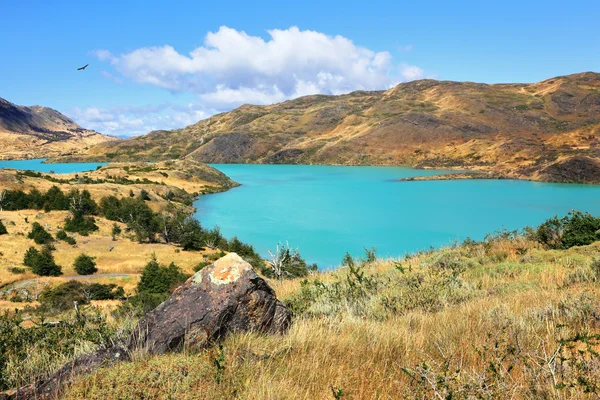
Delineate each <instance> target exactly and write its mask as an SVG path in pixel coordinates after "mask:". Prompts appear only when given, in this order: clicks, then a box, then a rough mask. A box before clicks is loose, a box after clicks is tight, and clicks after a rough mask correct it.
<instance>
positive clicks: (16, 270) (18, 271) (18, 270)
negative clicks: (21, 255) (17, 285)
mask: <svg viewBox="0 0 600 400" xmlns="http://www.w3.org/2000/svg"><path fill="white" fill-rule="evenodd" d="M8 270H9V271H10V272H11V273H13V274H15V275H19V274H24V273H25V268H19V267H8Z"/></svg>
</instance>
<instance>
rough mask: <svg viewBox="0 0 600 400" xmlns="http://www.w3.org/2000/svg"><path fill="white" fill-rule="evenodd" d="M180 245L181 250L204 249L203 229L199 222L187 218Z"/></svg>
mask: <svg viewBox="0 0 600 400" xmlns="http://www.w3.org/2000/svg"><path fill="white" fill-rule="evenodd" d="M180 243H181V246H182V247H183V250H188V251H189V250H202V249H204V229H202V225H200V222H198V221H197V220H196V219H194V218H187V219H186V220H185V221H184V223H183V228H182V234H181V242H180Z"/></svg>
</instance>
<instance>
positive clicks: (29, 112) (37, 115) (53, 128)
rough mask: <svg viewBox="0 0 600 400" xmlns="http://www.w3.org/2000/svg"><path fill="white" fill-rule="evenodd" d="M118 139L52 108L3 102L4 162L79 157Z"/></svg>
mask: <svg viewBox="0 0 600 400" xmlns="http://www.w3.org/2000/svg"><path fill="white" fill-rule="evenodd" d="M114 140H116V138H112V137H110V136H105V135H102V134H100V133H98V132H96V131H92V130H87V129H84V128H82V127H80V126H79V125H77V124H76V123H75V122H74V121H72V120H71V119H69V118H67V117H66V116H64V115H63V114H61V113H59V112H58V111H56V110H53V109H51V108H48V107H41V106H32V107H24V106H18V105H15V104H13V103H11V102H9V101H6V100H4V99H2V98H0V141H1V143H2V146H0V159H12V158H37V157H49V156H56V155H64V154H77V153H78V152H80V151H84V150H85V149H86V148H87V147H90V146H93V145H96V144H99V143H104V142H107V141H114Z"/></svg>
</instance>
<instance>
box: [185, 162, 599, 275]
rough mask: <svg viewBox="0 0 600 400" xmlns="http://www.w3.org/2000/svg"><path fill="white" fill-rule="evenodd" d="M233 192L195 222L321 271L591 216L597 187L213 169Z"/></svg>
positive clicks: (402, 172) (350, 171) (399, 171)
mask: <svg viewBox="0 0 600 400" xmlns="http://www.w3.org/2000/svg"><path fill="white" fill-rule="evenodd" d="M213 166H214V167H216V168H218V169H219V170H221V171H222V172H224V173H225V174H227V175H228V176H230V177H231V178H232V179H234V180H235V181H237V182H239V183H241V184H242V186H241V187H238V188H235V189H232V190H230V191H228V192H225V193H219V194H214V195H209V196H203V197H201V198H200V199H199V200H197V201H196V203H195V206H196V208H197V210H198V211H197V213H196V217H197V218H198V219H199V220H200V221H201V222H202V224H203V225H204V226H207V227H211V226H215V225H218V226H220V228H221V231H222V232H223V233H224V234H225V236H227V237H231V236H233V235H237V236H238V237H239V238H240V239H241V240H243V241H245V242H249V243H251V244H252V245H254V246H255V248H256V249H257V250H258V251H259V252H260V253H261V254H262V255H264V256H267V255H268V253H267V250H269V249H271V250H272V249H274V248H275V246H276V244H277V243H278V242H280V241H282V242H285V241H286V240H287V241H289V244H290V245H291V246H293V247H298V248H299V250H300V252H301V253H302V254H303V256H304V257H305V258H306V259H307V261H310V262H316V263H318V264H319V266H320V267H322V268H328V267H332V266H335V265H338V264H339V262H340V260H341V259H342V256H343V255H344V253H345V252H346V251H348V252H350V253H351V254H352V255H354V256H360V255H362V254H363V248H364V247H370V246H375V247H376V248H377V250H378V254H379V255H381V256H400V255H402V254H404V253H405V252H411V251H415V250H418V249H423V248H427V247H429V246H441V245H446V244H449V243H451V242H452V241H453V240H455V239H458V240H464V239H465V238H466V237H471V238H473V239H483V237H484V235H485V234H486V233H488V232H493V231H495V230H498V229H501V228H503V227H504V228H506V229H518V228H521V227H523V226H525V225H536V224H539V223H540V222H542V221H544V220H545V219H546V218H549V217H551V216H553V215H557V214H558V215H563V214H566V213H567V212H569V210H570V209H579V210H583V211H589V212H591V213H594V214H600V186H591V185H566V184H551V183H538V182H525V181H513V180H463V181H460V180H457V181H425V182H397V181H396V180H397V179H398V178H400V177H407V176H418V175H433V174H437V173H439V171H423V170H413V169H409V168H400V167H332V166H305V165H233V164H228V165H222V164H221V165H213Z"/></svg>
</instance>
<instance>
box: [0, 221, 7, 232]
mask: <svg viewBox="0 0 600 400" xmlns="http://www.w3.org/2000/svg"><path fill="white" fill-rule="evenodd" d="M7 233H8V231H7V230H6V227H5V226H4V224H3V223H2V221H0V235H6V234H7Z"/></svg>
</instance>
